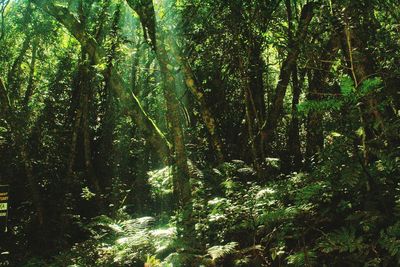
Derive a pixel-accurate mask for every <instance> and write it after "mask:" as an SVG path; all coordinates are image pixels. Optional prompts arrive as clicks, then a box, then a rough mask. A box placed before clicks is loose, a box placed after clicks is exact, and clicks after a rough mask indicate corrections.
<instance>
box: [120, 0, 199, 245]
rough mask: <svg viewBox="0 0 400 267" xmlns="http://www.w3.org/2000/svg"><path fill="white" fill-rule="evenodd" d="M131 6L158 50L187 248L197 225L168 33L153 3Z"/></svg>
mask: <svg viewBox="0 0 400 267" xmlns="http://www.w3.org/2000/svg"><path fill="white" fill-rule="evenodd" d="M128 4H129V5H130V6H131V8H132V9H133V10H135V12H137V13H138V15H139V17H140V20H141V22H142V27H143V29H145V31H146V30H147V32H148V35H149V37H150V46H151V47H152V49H153V50H154V51H155V54H156V58H157V60H158V63H159V65H160V70H161V75H162V79H163V93H164V98H165V102H166V106H167V123H168V128H169V132H170V135H171V139H172V140H173V153H174V154H173V155H172V161H173V170H174V173H173V188H174V192H175V194H176V195H177V199H178V205H179V208H180V210H181V214H182V218H181V220H180V221H179V224H178V236H180V237H181V241H182V243H183V244H184V246H186V245H189V244H190V243H191V242H193V241H194V239H193V232H194V224H193V221H192V203H191V186H190V180H189V179H190V172H189V167H188V158H187V154H186V148H185V140H184V133H183V127H182V124H181V121H180V114H179V110H180V108H179V107H180V106H179V101H178V99H177V96H176V88H175V77H174V73H173V70H172V67H171V65H170V64H169V63H170V59H169V55H168V52H167V49H166V47H165V45H164V44H165V39H164V36H163V34H164V33H163V32H162V31H161V29H160V28H157V27H156V25H157V24H156V16H155V11H154V6H153V2H152V0H147V1H144V2H142V3H141V4H142V5H140V6H138V5H137V4H136V3H134V2H132V1H128ZM153 31H155V34H154V35H153V34H152V32H153ZM152 36H153V37H152Z"/></svg>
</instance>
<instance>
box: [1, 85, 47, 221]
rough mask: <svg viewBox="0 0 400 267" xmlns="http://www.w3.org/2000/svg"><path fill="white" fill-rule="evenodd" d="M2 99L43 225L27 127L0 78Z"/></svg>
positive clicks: (35, 206) (42, 214) (42, 210)
mask: <svg viewBox="0 0 400 267" xmlns="http://www.w3.org/2000/svg"><path fill="white" fill-rule="evenodd" d="M0 100H1V105H2V107H3V109H4V112H5V118H6V120H7V122H8V124H9V126H10V130H11V132H12V135H13V137H14V142H15V147H16V149H17V151H18V154H19V157H20V160H21V163H22V165H23V167H24V171H25V175H26V178H27V182H28V188H29V191H30V195H31V198H32V203H33V206H34V208H35V210H36V218H37V220H38V223H39V225H43V224H44V222H45V215H44V211H45V209H44V206H43V202H42V199H41V195H40V188H39V184H38V182H37V180H36V177H35V176H34V174H33V169H32V162H31V160H30V158H29V149H28V146H27V142H26V140H25V138H24V130H25V127H23V126H21V125H19V124H18V122H19V121H20V120H19V118H18V117H17V116H16V113H15V111H14V110H13V107H12V105H11V103H10V101H9V99H8V91H7V89H6V86H5V84H4V82H3V80H2V79H1V78H0Z"/></svg>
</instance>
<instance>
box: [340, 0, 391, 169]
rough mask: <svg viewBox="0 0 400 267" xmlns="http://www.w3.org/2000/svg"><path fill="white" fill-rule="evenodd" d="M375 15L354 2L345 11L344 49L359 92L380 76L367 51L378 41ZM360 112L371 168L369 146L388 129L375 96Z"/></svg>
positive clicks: (365, 5) (366, 101)
mask: <svg viewBox="0 0 400 267" xmlns="http://www.w3.org/2000/svg"><path fill="white" fill-rule="evenodd" d="M371 13H373V5H372V3H367V2H366V3H363V2H359V3H358V2H354V3H353V2H350V3H349V5H348V6H347V7H346V9H345V11H344V25H343V34H342V46H343V51H344V54H345V57H346V61H347V63H348V66H349V69H350V75H351V76H352V77H353V80H354V84H355V87H356V89H359V88H360V87H361V86H362V85H363V82H364V81H365V80H367V79H369V78H373V77H376V76H377V73H376V64H375V62H374V61H373V55H372V54H371V53H370V52H369V51H368V49H367V45H368V42H369V41H370V40H373V39H374V36H373V35H374V30H373V29H374V27H375V26H374V23H372V22H371V18H370V17H371V16H372V17H373V14H371ZM360 112H361V117H360V118H361V121H362V124H363V128H364V131H363V132H364V134H363V137H362V143H363V147H364V160H365V164H368V162H370V160H371V159H372V158H371V157H372V151H371V148H370V146H369V144H368V143H369V142H370V141H371V140H372V139H374V138H375V137H376V136H378V133H384V132H385V127H384V122H383V118H382V115H381V112H380V111H379V109H378V104H377V101H376V99H375V98H374V97H373V96H367V97H366V99H365V100H364V101H363V105H361V106H360ZM376 125H377V127H376Z"/></svg>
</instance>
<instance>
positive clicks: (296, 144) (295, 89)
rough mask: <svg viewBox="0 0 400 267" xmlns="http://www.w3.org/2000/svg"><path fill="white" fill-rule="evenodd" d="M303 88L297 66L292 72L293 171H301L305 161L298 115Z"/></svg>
mask: <svg viewBox="0 0 400 267" xmlns="http://www.w3.org/2000/svg"><path fill="white" fill-rule="evenodd" d="M301 80H303V79H301ZM301 86H302V83H301V82H300V81H299V76H298V71H297V66H296V65H295V66H294V67H293V70H292V95H293V97H292V111H291V113H292V116H291V117H292V119H291V121H290V125H289V130H288V154H290V155H291V157H292V159H291V162H290V164H291V166H292V169H293V170H299V169H300V168H301V165H302V160H303V156H302V153H301V143H300V122H299V117H298V114H297V105H298V104H299V99H300V94H301Z"/></svg>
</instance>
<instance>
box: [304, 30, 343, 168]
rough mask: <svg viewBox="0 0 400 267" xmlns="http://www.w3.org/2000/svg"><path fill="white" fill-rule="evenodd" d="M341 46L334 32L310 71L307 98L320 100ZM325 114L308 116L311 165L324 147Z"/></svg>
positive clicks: (307, 163)
mask: <svg viewBox="0 0 400 267" xmlns="http://www.w3.org/2000/svg"><path fill="white" fill-rule="evenodd" d="M339 48H340V40H339V36H338V35H337V33H332V34H331V36H330V38H329V40H328V42H327V43H326V44H325V46H324V47H323V51H322V53H321V56H320V57H319V58H318V59H317V62H315V63H314V64H315V65H314V66H312V68H313V69H315V71H314V72H313V74H311V70H309V72H308V80H309V86H308V87H309V88H308V94H307V100H319V99H321V95H322V94H323V91H324V88H325V87H326V79H327V77H328V74H329V70H330V69H331V68H332V65H333V63H334V59H335V57H336V56H337V52H338V50H339ZM322 122H323V116H322V114H321V113H320V112H318V111H311V112H310V113H309V114H308V116H307V136H306V158H307V162H306V165H308V166H309V165H310V163H311V162H310V160H311V159H312V157H313V156H314V155H315V154H316V153H317V152H318V151H320V150H321V149H322V148H323V145H324V136H323V126H322Z"/></svg>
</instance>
